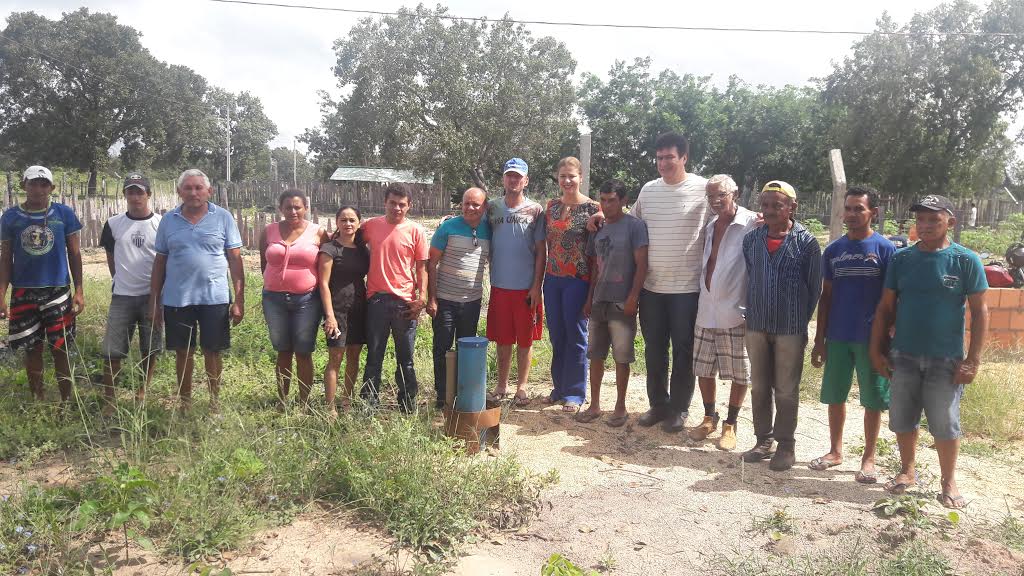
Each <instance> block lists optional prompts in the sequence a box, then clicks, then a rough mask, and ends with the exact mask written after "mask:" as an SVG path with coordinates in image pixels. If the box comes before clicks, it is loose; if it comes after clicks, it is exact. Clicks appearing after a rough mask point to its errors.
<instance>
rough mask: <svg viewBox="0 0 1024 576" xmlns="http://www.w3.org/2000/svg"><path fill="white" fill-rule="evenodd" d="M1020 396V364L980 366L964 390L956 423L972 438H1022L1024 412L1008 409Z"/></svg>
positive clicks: (1023, 392) (1023, 374)
mask: <svg viewBox="0 0 1024 576" xmlns="http://www.w3.org/2000/svg"><path fill="white" fill-rule="evenodd" d="M1022 396H1024V365H1022V364H1021V363H993V364H988V363H983V364H982V369H981V373H980V374H978V376H977V377H976V378H975V379H974V382H972V383H970V384H968V385H967V386H966V387H964V398H963V401H962V402H961V404H960V422H961V425H962V426H963V428H964V430H965V431H966V432H967V433H968V434H970V435H972V436H984V437H986V438H989V439H992V440H996V441H1016V440H1021V439H1024V412H1021V411H1020V410H1011V409H1008V408H1009V407H1010V406H1016V405H1017V403H1018V402H1019V399H1020V398H1021V397H1022Z"/></svg>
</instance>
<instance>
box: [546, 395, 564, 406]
mask: <svg viewBox="0 0 1024 576" xmlns="http://www.w3.org/2000/svg"><path fill="white" fill-rule="evenodd" d="M541 402H543V403H545V404H549V405H550V404H561V402H562V401H561V400H559V399H558V398H555V395H554V393H551V394H548V395H547V396H545V397H544V399H543V400H541Z"/></svg>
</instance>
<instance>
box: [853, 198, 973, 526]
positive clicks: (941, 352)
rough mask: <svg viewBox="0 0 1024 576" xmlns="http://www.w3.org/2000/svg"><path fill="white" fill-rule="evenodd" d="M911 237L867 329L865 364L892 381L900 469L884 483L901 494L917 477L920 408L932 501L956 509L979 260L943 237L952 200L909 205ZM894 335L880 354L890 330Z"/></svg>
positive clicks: (893, 425)
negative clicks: (930, 460)
mask: <svg viewBox="0 0 1024 576" xmlns="http://www.w3.org/2000/svg"><path fill="white" fill-rule="evenodd" d="M910 211H911V212H914V217H915V220H916V222H917V235H918V238H920V240H919V241H918V243H917V244H914V245H913V246H910V247H909V248H904V249H903V250H900V251H898V252H896V254H895V255H894V256H893V257H892V260H891V261H890V262H889V268H888V270H887V271H886V274H885V288H884V289H883V291H882V300H881V301H880V302H879V303H878V309H877V310H876V311H875V322H874V325H873V326H872V328H871V363H872V364H873V365H874V367H875V369H876V370H878V373H879V374H881V375H882V376H885V377H886V378H889V381H890V382H891V385H890V394H891V396H892V398H891V400H890V403H889V429H890V430H892V431H893V432H895V433H896V443H897V444H898V445H899V448H900V461H901V469H900V473H899V474H897V475H896V476H895V477H893V478H892V479H891V480H889V481H888V482H887V483H886V484H885V489H886V491H888V492H889V493H891V494H900V493H903V492H904V491H906V490H907V488H910V487H912V486H915V485H916V484H917V472H916V470H915V465H916V456H917V436H918V425H919V424H920V422H921V412H922V411H923V412H924V413H925V415H926V416H927V417H928V431H929V432H931V434H932V436H934V437H935V451H936V452H937V453H938V456H939V469H940V470H941V473H942V481H941V484H942V490H941V492H940V493H939V496H938V498H939V502H940V503H942V505H943V506H945V507H947V508H963V507H964V505H965V504H966V502H965V500H964V497H963V496H961V495H960V490H959V489H958V488H957V485H956V479H955V477H954V476H955V473H956V459H957V455H958V453H959V451H960V436H961V432H960V399H961V397H962V396H963V393H964V385H966V384H970V383H971V382H972V381H973V380H974V376H975V375H976V374H977V373H978V365H979V364H980V363H981V351H982V349H983V348H984V344H985V337H986V332H987V331H988V307H987V306H986V305H985V291H986V290H987V289H988V282H987V281H986V279H985V269H984V267H983V266H982V264H981V259H980V258H978V255H977V254H975V253H974V252H971V251H970V250H968V249H967V248H964V247H963V246H961V245H959V244H956V243H954V242H950V241H949V239H948V238H947V237H946V234H947V233H948V232H949V229H950V228H952V227H953V226H954V225H955V224H956V218H955V217H954V216H953V203H952V202H950V201H949V199H948V198H945V197H944V196H938V195H934V194H933V195H929V196H925V197H924V198H922V199H921V201H920V202H918V203H917V204H914V205H913V206H911V207H910ZM965 302H967V303H968V304H969V305H970V307H971V345H970V348H969V350H968V351H967V357H966V358H965V357H964V312H965V306H964V303H965ZM894 324H895V327H896V334H895V337H894V338H893V340H892V347H891V350H890V351H889V354H888V356H886V353H885V352H886V348H888V347H889V346H888V344H889V342H888V340H889V333H890V329H891V328H892V327H893V325H894Z"/></svg>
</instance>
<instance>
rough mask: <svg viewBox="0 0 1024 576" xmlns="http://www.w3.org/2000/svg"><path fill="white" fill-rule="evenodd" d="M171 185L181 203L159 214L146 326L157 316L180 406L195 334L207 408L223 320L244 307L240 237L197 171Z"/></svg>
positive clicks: (216, 387)
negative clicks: (207, 389)
mask: <svg viewBox="0 0 1024 576" xmlns="http://www.w3.org/2000/svg"><path fill="white" fill-rule="evenodd" d="M177 190H178V196H179V197H180V198H181V205H180V206H178V207H177V208H175V209H174V210H172V211H170V212H168V213H167V214H166V215H165V216H164V217H163V219H162V220H161V221H160V227H159V228H158V229H157V233H156V259H155V260H154V262H153V275H152V280H151V282H152V285H151V287H150V288H151V289H150V309H151V310H152V314H153V322H154V325H158V324H159V323H160V322H161V321H163V322H164V324H165V330H166V332H165V334H166V343H167V344H166V347H167V349H168V350H174V352H175V372H176V376H177V380H178V383H179V389H178V394H179V396H180V397H181V407H182V409H188V408H189V407H190V406H191V403H192V368H193V361H192V358H193V356H194V353H195V348H196V342H197V341H198V343H199V345H200V347H201V348H202V349H203V360H204V363H205V366H206V376H207V378H208V379H209V382H210V409H211V410H213V411H215V410H217V398H218V394H219V391H220V376H221V371H222V369H223V364H222V361H221V357H220V352H221V350H226V349H227V348H229V347H230V346H231V330H230V326H229V324H228V323H229V320H230V322H231V323H233V324H236V325H237V324H238V323H239V322H241V321H242V316H243V314H244V313H245V273H244V270H243V269H242V255H241V247H242V238H241V235H239V233H238V226H237V225H236V224H235V219H234V218H233V217H232V216H231V213H230V212H228V211H227V210H225V209H223V208H221V207H219V206H217V205H216V204H214V203H212V202H210V193H211V190H210V179H209V178H208V177H207V176H206V174H204V173H203V172H202V171H201V170H196V169H191V170H186V171H184V172H182V173H181V176H179V177H178V183H177ZM229 270H230V272H231V288H233V291H234V302H232V298H231V294H232V291H231V289H229V286H228V281H227V275H228V271H229ZM197 332H198V338H197Z"/></svg>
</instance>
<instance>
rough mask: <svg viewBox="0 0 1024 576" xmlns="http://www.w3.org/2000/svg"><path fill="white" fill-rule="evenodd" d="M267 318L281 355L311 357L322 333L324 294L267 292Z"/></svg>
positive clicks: (273, 342)
mask: <svg viewBox="0 0 1024 576" xmlns="http://www.w3.org/2000/svg"><path fill="white" fill-rule="evenodd" d="M263 318H264V319H265V320H266V321H267V332H269V333H270V345H271V346H273V347H274V350H276V351H278V352H298V353H300V354H311V353H312V352H313V350H315V349H316V335H317V333H318V332H319V331H320V320H321V319H322V318H323V314H322V313H321V312H320V293H319V292H317V291H316V290H313V291H312V292H307V293H305V294H292V293H290V292H271V291H270V290H264V291H263Z"/></svg>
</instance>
